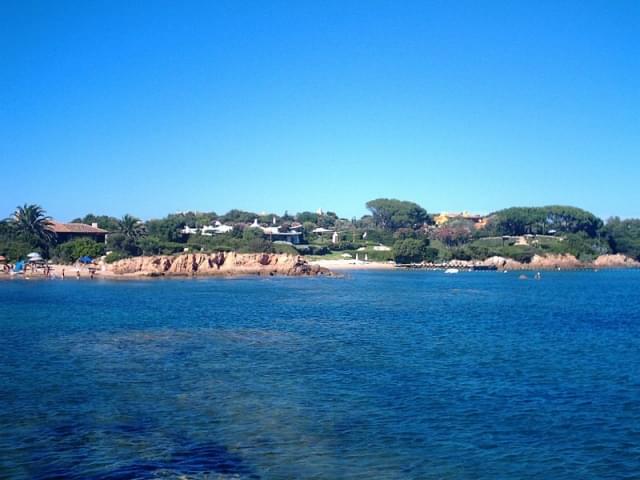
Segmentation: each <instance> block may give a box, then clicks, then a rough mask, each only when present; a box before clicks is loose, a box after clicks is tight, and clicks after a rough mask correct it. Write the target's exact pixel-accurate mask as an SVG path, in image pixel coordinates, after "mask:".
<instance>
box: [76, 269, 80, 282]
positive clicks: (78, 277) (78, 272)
mask: <svg viewBox="0 0 640 480" xmlns="http://www.w3.org/2000/svg"><path fill="white" fill-rule="evenodd" d="M76 279H77V280H80V269H79V268H76Z"/></svg>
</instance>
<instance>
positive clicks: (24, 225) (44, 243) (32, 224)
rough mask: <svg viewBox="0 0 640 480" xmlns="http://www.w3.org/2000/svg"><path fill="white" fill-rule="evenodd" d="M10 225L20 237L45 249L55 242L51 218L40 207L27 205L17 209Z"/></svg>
mask: <svg viewBox="0 0 640 480" xmlns="http://www.w3.org/2000/svg"><path fill="white" fill-rule="evenodd" d="M10 223H11V225H12V227H13V228H14V231H15V232H16V233H17V234H18V235H19V236H24V237H26V238H27V239H33V240H35V241H36V242H37V243H38V244H39V246H41V247H43V248H45V249H47V248H48V247H49V245H51V244H52V243H53V242H54V241H55V238H56V234H55V233H54V232H53V230H52V229H51V226H52V224H51V217H50V216H48V215H47V214H46V212H45V210H44V209H43V208H42V207H41V206H40V205H34V204H31V205H27V204H26V203H25V204H24V205H23V206H18V207H16V211H15V212H14V214H13V216H12V217H11V219H10Z"/></svg>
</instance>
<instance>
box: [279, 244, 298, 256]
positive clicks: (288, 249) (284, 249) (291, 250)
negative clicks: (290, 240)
mask: <svg viewBox="0 0 640 480" xmlns="http://www.w3.org/2000/svg"><path fill="white" fill-rule="evenodd" d="M273 251H274V253H288V254H290V255H298V250H296V249H295V247H293V246H292V245H287V244H286V243H274V244H273Z"/></svg>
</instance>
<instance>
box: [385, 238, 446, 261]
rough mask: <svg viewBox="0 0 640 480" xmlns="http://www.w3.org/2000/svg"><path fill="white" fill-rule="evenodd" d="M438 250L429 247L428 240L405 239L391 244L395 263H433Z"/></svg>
mask: <svg viewBox="0 0 640 480" xmlns="http://www.w3.org/2000/svg"><path fill="white" fill-rule="evenodd" d="M437 256H438V250H437V249H435V248H431V247H430V246H429V240H427V239H422V240H418V239H416V238H406V239H404V240H398V241H397V242H395V243H394V244H393V258H394V260H395V261H396V262H397V263H418V262H422V261H430V262H431V261H434V260H435V259H436V257H437Z"/></svg>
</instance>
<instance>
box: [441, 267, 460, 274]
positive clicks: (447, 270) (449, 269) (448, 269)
mask: <svg viewBox="0 0 640 480" xmlns="http://www.w3.org/2000/svg"><path fill="white" fill-rule="evenodd" d="M444 273H460V270H458V269H457V268H447V269H446V270H445V271H444Z"/></svg>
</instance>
